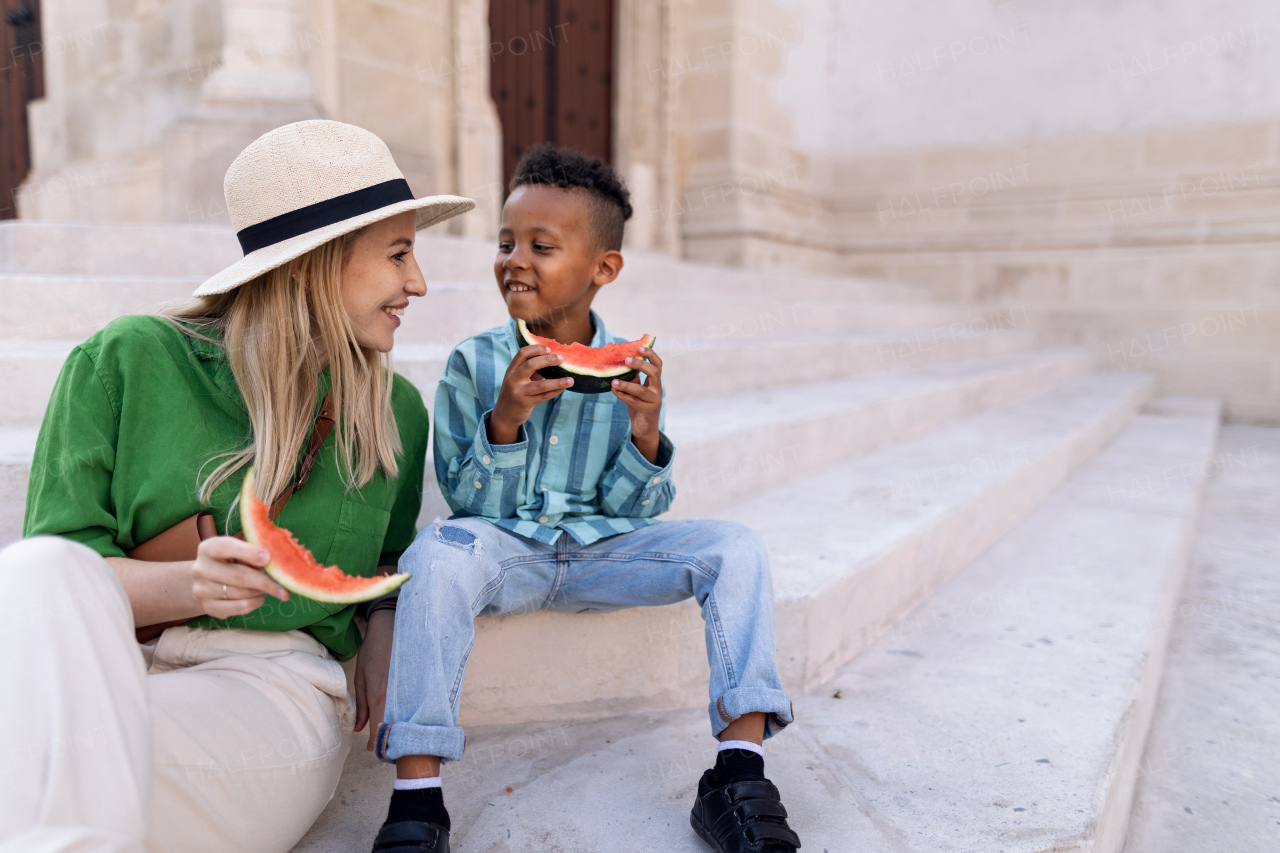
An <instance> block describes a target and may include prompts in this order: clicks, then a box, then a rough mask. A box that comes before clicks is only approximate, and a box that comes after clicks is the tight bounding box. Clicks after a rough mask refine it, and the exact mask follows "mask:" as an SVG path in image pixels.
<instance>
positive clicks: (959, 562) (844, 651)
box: [462, 373, 1154, 723]
mask: <svg viewBox="0 0 1280 853" xmlns="http://www.w3.org/2000/svg"><path fill="white" fill-rule="evenodd" d="M1153 387H1154V382H1153V381H1152V380H1151V378H1150V377H1149V376H1147V375H1145V374H1105V373H1103V374H1094V375H1091V376H1087V377H1083V378H1079V379H1076V380H1074V381H1072V382H1068V383H1066V384H1063V385H1058V386H1057V387H1054V388H1053V389H1052V390H1047V391H1046V393H1042V394H1040V395H1039V396H1036V397H1033V398H1031V399H1025V400H1023V401H1022V402H1018V403H1014V404H1011V405H1005V406H1003V407H1001V408H997V409H994V410H992V411H985V412H981V413H974V414H973V416H972V417H968V418H964V419H962V420H961V419H959V417H957V418H955V419H953V422H951V423H950V425H944V424H938V425H937V426H941V427H942V428H940V429H937V430H936V431H934V432H930V433H928V434H924V435H921V433H922V432H924V430H923V429H917V430H916V431H914V432H913V431H912V430H913V429H914V428H915V424H914V422H913V420H912V419H911V418H907V419H904V420H901V421H886V422H882V423H881V424H880V428H879V431H878V432H875V433H874V434H875V435H877V436H879V437H880V441H879V443H880V445H890V446H883V447H882V449H880V450H878V451H876V452H872V453H869V454H868V455H866V456H863V457H862V458H858V459H854V460H852V461H848V462H843V463H840V461H839V460H838V459H836V458H832V459H831V460H829V461H828V462H827V463H826V464H825V465H821V466H820V467H819V470H820V471H821V473H818V474H816V475H814V476H810V477H807V478H804V479H799V480H795V481H792V482H790V483H788V484H787V485H784V486H780V487H777V488H773V489H770V490H768V491H761V492H756V493H754V494H753V496H751V497H747V498H746V499H744V500H742V501H741V502H739V503H737V504H734V505H731V506H725V507H722V508H720V509H719V510H717V511H715V512H714V513H711V515H712V517H717V518H724V519H728V520H736V521H739V522H743V523H746V524H748V525H750V526H751V527H753V528H755V529H756V530H757V531H758V532H759V533H760V534H761V535H762V536H763V537H764V540H765V543H766V545H767V546H768V548H769V554H770V560H771V563H772V565H773V570H774V584H775V589H776V596H777V615H778V628H777V633H778V649H779V665H780V668H781V670H782V672H783V677H784V683H785V684H786V685H787V687H788V688H789V689H792V690H805V689H808V688H810V687H812V686H814V685H815V684H817V683H819V682H821V681H822V680H823V679H825V678H829V677H830V676H831V675H832V674H833V673H834V672H835V671H836V669H837V668H838V667H839V666H841V665H842V664H843V663H845V662H846V661H848V660H849V659H850V658H851V657H852V656H853V655H855V654H856V653H857V652H858V651H860V650H861V649H862V648H864V647H866V645H867V644H869V643H870V642H871V641H872V639H873V638H874V637H875V636H876V635H877V634H878V633H879V632H881V631H882V630H884V629H885V628H886V627H887V626H889V625H890V624H892V622H893V620H894V619H896V618H897V617H898V616H899V615H900V614H902V613H903V612H904V611H905V610H907V609H908V608H909V607H911V606H912V605H913V604H915V603H916V602H918V601H919V600H920V599H921V598H923V597H924V596H925V595H927V594H928V592H929V591H930V590H931V589H933V588H934V587H935V586H937V585H938V584H939V583H940V582H941V581H943V580H944V579H945V578H946V577H948V576H949V575H950V574H952V573H953V572H955V571H957V570H958V569H960V568H961V567H963V566H964V565H965V564H966V563H968V562H969V561H971V560H972V559H974V558H975V557H976V556H977V555H978V554H980V553H981V552H982V551H983V550H984V549H986V548H987V547H988V546H990V545H991V544H992V543H993V542H995V541H996V540H998V539H999V538H1000V537H1001V536H1003V535H1004V534H1005V533H1007V532H1008V531H1009V530H1011V529H1012V528H1013V527H1014V526H1015V525H1017V523H1018V522H1019V521H1020V520H1021V519H1023V518H1025V517H1026V515H1027V514H1028V513H1030V512H1031V511H1032V510H1033V509H1034V507H1035V506H1036V504H1037V503H1038V502H1039V501H1040V500H1041V499H1042V498H1043V497H1044V496H1045V495H1046V494H1048V493H1049V492H1050V491H1052V490H1053V489H1054V488H1055V487H1056V486H1057V485H1059V484H1060V483H1061V482H1062V481H1063V480H1064V479H1065V478H1066V477H1067V476H1069V475H1070V473H1071V472H1072V471H1073V470H1074V469H1075V468H1077V467H1078V466H1079V465H1081V464H1083V463H1084V462H1086V461H1087V460H1088V459H1089V458H1090V457H1091V456H1092V455H1093V454H1094V453H1095V452H1096V451H1097V450H1098V449H1099V448H1100V447H1103V446H1105V445H1106V444H1107V443H1108V442H1109V441H1111V440H1112V439H1113V438H1114V437H1115V436H1116V435H1117V434H1119V433H1120V432H1121V431H1122V430H1123V429H1124V427H1125V426H1126V425H1127V424H1128V423H1129V422H1130V421H1131V420H1132V417H1133V415H1134V413H1135V411H1136V410H1137V409H1138V408H1139V407H1140V406H1141V405H1142V404H1143V403H1144V402H1145V401H1146V400H1147V399H1149V397H1150V395H1151V393H1152V390H1153ZM924 409H925V411H926V412H927V411H928V407H924ZM971 411H973V410H971ZM919 416H920V415H919V413H913V414H912V415H911V417H912V418H914V417H919ZM895 428H896V429H898V430H899V431H898V432H896V433H895ZM834 432H835V433H836V434H838V431H834ZM868 432H870V431H868ZM911 435H917V436H919V437H917V438H914V439H911V440H906V439H908V438H909V437H910V436H911ZM895 439H901V441H900V442H899V443H892V442H893V441H894V440H895ZM825 441H827V439H826V438H821V439H817V440H815V444H816V446H817V447H818V448H819V449H821V448H823V447H824V446H825V444H824V442H825ZM868 449H870V448H868ZM682 452H683V450H682ZM676 483H677V487H678V488H680V489H681V491H680V492H679V493H678V495H677V499H676V506H677V507H681V510H680V511H681V512H682V513H684V512H686V511H687V506H682V502H683V501H686V500H688V499H689V497H690V496H689V495H688V494H687V489H685V488H684V487H682V486H681V485H680V484H681V477H680V475H679V474H677V477H676ZM477 625H478V628H477V641H476V646H475V650H474V652H473V653H472V656H471V665H470V666H469V668H468V676H467V682H466V688H465V690H464V693H463V703H462V708H463V714H464V716H465V717H466V718H467V719H469V720H471V721H473V722H477V723H494V722H499V721H516V720H518V719H523V720H536V719H551V718H556V717H561V718H563V717H573V716H586V715H599V714H604V713H616V712H621V711H623V710H628V709H635V708H645V707H649V708H663V707H677V706H689V705H696V704H698V703H700V702H703V701H705V696H706V678H707V675H706V673H707V662H706V654H705V651H704V649H703V641H702V637H703V633H702V618H701V615H700V614H699V611H698V608H697V606H696V605H695V604H693V603H692V602H689V601H686V602H683V603H681V604H678V605H672V606H670V607H662V608H646V609H642V610H629V611H622V612H619V613H611V614H601V615H590V616H586V615H576V614H574V615H570V614H562V613H549V612H539V613H533V614H527V615H521V616H500V617H491V618H483V619H481V620H479V621H478V623H477ZM620 673H625V677H621V676H620V675H619V674H620Z"/></svg>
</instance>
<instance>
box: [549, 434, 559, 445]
mask: <svg viewBox="0 0 1280 853" xmlns="http://www.w3.org/2000/svg"><path fill="white" fill-rule="evenodd" d="M547 442H548V443H550V444H559V443H560V439H559V438H558V437H557V436H554V435H553V436H551V438H548V439H547Z"/></svg>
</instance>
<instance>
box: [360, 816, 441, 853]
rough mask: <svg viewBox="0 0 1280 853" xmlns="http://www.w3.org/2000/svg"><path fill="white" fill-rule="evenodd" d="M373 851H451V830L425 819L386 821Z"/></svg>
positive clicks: (406, 852) (374, 852) (405, 852)
mask: <svg viewBox="0 0 1280 853" xmlns="http://www.w3.org/2000/svg"><path fill="white" fill-rule="evenodd" d="M373 853H449V830H447V829H445V828H444V827H443V826H441V825H440V824H438V823H427V822H426V821H423V820H398V821H396V822H395V823H384V824H383V825H382V829H381V831H379V832H378V837H377V838H375V839H374V841H373Z"/></svg>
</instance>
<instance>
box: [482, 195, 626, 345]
mask: <svg viewBox="0 0 1280 853" xmlns="http://www.w3.org/2000/svg"><path fill="white" fill-rule="evenodd" d="M592 212H593V211H592V201H591V198H590V196H589V195H587V193H585V192H583V191H582V190H578V189H561V188H559V187H552V186H546V185H542V184H526V185H523V186H520V187H517V188H516V189H515V191H514V192H512V193H511V195H510V197H509V198H508V199H507V203H506V204H505V205H504V206H503V208H502V230H501V231H499V232H498V254H497V257H496V258H495V259H494V262H493V274H494V277H495V278H496V279H497V282H498V288H499V290H500V292H501V293H502V298H503V301H504V302H506V303H507V313H508V314H510V315H511V316H512V317H514V318H516V319H520V320H524V321H525V322H527V323H528V324H529V327H530V328H531V329H532V330H533V331H534V332H535V333H536V334H539V335H542V336H543V337H549V338H552V339H554V340H557V341H559V342H560V343H565V344H567V343H573V342H575V341H576V342H578V343H581V344H590V343H591V336H592V328H591V316H590V312H591V301H592V299H594V298H595V295H596V291H598V290H599V289H600V288H601V287H603V286H604V285H606V284H608V283H609V282H611V281H613V280H614V279H615V278H617V276H618V273H619V272H621V270H622V254H621V253H620V252H616V251H613V250H610V249H605V248H602V247H601V246H600V245H599V241H598V238H597V236H596V229H595V227H594V224H593V222H592Z"/></svg>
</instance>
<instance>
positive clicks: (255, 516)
mask: <svg viewBox="0 0 1280 853" xmlns="http://www.w3.org/2000/svg"><path fill="white" fill-rule="evenodd" d="M269 509H270V508H269V507H268V506H267V505H266V504H265V503H263V502H262V501H260V500H258V498H257V496H255V495H254V493H253V469H252V468H250V469H249V473H248V474H245V477H244V485H243V486H241V488H240V526H241V527H243V528H244V538H245V539H246V540H247V541H249V542H252V543H253V544H254V545H260V546H262V548H263V549H264V550H266V552H267V554H268V555H269V557H270V561H269V562H268V563H267V568H266V572H267V574H268V575H270V576H271V579H272V580H274V581H275V582H276V583H278V584H280V586H282V587H284V588H285V589H287V590H289V592H296V593H297V594H298V595H302V596H305V597H307V598H310V599H314V600H315V601H323V602H325V603H327V604H354V603H356V602H357V601H368V600H370V599H373V598H378V597H379V596H383V595H386V594H387V593H389V592H391V590H393V589H395V588H396V587H398V586H400V584H402V583H404V582H405V581H407V580H408V579H409V575H407V574H398V575H374V576H373V577H371V578H362V577H356V576H353V575H349V574H347V573H346V572H344V571H342V569H340V568H338V567H337V566H322V565H320V564H319V563H317V562H316V558H315V557H313V556H311V552H310V551H308V550H307V549H306V548H304V547H302V545H301V544H300V543H299V542H298V540H297V539H294V538H293V534H292V533H290V532H289V531H288V530H285V529H284V528H283V527H276V526H275V525H274V524H273V523H272V522H271V518H270V517H269V515H268V510H269Z"/></svg>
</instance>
